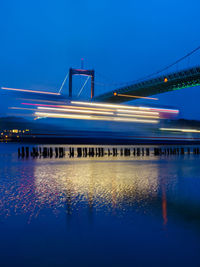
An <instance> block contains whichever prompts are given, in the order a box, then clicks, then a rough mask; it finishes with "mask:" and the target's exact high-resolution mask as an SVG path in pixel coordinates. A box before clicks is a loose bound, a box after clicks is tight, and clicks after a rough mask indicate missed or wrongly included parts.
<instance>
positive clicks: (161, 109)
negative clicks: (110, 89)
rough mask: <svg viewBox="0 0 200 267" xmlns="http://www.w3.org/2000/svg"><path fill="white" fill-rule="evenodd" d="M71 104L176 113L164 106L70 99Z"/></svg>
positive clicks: (176, 111)
mask: <svg viewBox="0 0 200 267" xmlns="http://www.w3.org/2000/svg"><path fill="white" fill-rule="evenodd" d="M71 103H72V104H76V105H88V106H98V107H109V108H115V109H117V108H119V109H120V108H122V109H123V108H124V109H133V110H148V111H156V112H169V113H178V112H179V111H178V110H173V109H165V108H149V107H136V106H126V105H115V104H103V103H91V102H82V101H71Z"/></svg>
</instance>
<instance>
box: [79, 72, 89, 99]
mask: <svg viewBox="0 0 200 267" xmlns="http://www.w3.org/2000/svg"><path fill="white" fill-rule="evenodd" d="M89 78H90V76H88V77H87V79H86V81H85V82H84V84H83V86H82V88H81V90H80V91H79V93H78V96H80V94H81V93H82V91H83V88H84V87H85V85H86V83H87V82H88V80H89Z"/></svg>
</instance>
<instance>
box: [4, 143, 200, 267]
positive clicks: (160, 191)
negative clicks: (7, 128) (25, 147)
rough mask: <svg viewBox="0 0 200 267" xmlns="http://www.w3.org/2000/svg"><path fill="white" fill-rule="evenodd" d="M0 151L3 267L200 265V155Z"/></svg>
mask: <svg viewBox="0 0 200 267" xmlns="http://www.w3.org/2000/svg"><path fill="white" fill-rule="evenodd" d="M17 148H18V145H15V144H0V236H1V242H0V256H1V264H2V266H151V265H152V266H153V265H154V266H200V259H199V252H200V193H199V192H200V156H198V155H190V156H188V155H185V156H180V155H179V156H178V155H174V156H161V157H154V156H150V157H145V156H144V157H142V156H140V157H136V158H133V157H131V158H127V159H126V158H120V157H119V158H109V160H108V159H106V158H101V159H99V158H93V159H91V158H90V159H89V158H88V159H77V158H73V159H69V158H64V159H54V158H52V159H43V158H41V159H32V158H29V159H18V157H17V153H16V151H17Z"/></svg>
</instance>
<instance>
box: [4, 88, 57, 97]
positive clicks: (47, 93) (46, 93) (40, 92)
mask: <svg viewBox="0 0 200 267" xmlns="http://www.w3.org/2000/svg"><path fill="white" fill-rule="evenodd" d="M1 89H3V90H9V91H19V92H26V93H37V94H45V95H60V94H59V93H52V92H44V91H35V90H26V89H17V88H8V87H1Z"/></svg>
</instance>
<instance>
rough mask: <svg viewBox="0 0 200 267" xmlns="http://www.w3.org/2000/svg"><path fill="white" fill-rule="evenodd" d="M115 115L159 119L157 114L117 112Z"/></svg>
mask: <svg viewBox="0 0 200 267" xmlns="http://www.w3.org/2000/svg"><path fill="white" fill-rule="evenodd" d="M117 116H122V117H133V118H134V117H135V118H150V119H159V118H160V117H159V116H151V115H136V114H135V115H133V114H124V113H117Z"/></svg>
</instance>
